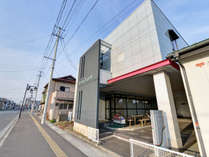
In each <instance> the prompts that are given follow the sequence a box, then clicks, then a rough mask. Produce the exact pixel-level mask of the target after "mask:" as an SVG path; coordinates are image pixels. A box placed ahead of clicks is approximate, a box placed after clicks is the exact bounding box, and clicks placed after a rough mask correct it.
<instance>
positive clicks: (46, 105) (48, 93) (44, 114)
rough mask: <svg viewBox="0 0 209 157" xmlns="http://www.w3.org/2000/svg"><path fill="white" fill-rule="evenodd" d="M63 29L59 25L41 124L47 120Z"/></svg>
mask: <svg viewBox="0 0 209 157" xmlns="http://www.w3.org/2000/svg"><path fill="white" fill-rule="evenodd" d="M61 30H62V28H60V27H59V31H58V33H57V34H56V37H57V40H56V46H55V50H54V58H53V60H52V67H51V73H50V79H49V84H48V89H47V94H46V99H45V104H44V112H43V115H42V118H41V124H44V123H45V120H46V114H47V107H48V102H49V96H50V88H51V83H52V77H53V73H54V67H55V61H56V56H57V48H58V44H59V39H60V33H61Z"/></svg>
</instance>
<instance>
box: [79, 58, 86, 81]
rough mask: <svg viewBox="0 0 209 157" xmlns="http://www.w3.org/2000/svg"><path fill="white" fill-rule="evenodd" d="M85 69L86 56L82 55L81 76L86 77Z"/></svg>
mask: <svg viewBox="0 0 209 157" xmlns="http://www.w3.org/2000/svg"><path fill="white" fill-rule="evenodd" d="M84 69H85V56H83V57H81V62H80V78H83V77H84Z"/></svg>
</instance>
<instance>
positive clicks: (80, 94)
mask: <svg viewBox="0 0 209 157" xmlns="http://www.w3.org/2000/svg"><path fill="white" fill-rule="evenodd" d="M82 98H83V91H79V92H78V111H77V119H78V120H80V119H81V108H82Z"/></svg>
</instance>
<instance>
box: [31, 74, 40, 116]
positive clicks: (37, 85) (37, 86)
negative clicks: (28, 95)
mask: <svg viewBox="0 0 209 157" xmlns="http://www.w3.org/2000/svg"><path fill="white" fill-rule="evenodd" d="M41 74H42V71H39V75H38V82H37V84H36V89H35V90H36V93H35V99H34V103H33V104H32V108H31V113H33V108H34V106H35V105H36V99H37V95H38V88H39V83H40V79H41Z"/></svg>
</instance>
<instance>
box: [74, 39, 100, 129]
mask: <svg viewBox="0 0 209 157" xmlns="http://www.w3.org/2000/svg"><path fill="white" fill-rule="evenodd" d="M100 43H101V41H100V40H98V41H97V42H95V44H93V46H92V47H91V48H89V49H88V50H87V52H86V53H85V54H84V55H83V56H82V57H81V58H80V63H79V76H78V87H77V98H76V102H75V103H76V109H75V117H76V119H75V122H78V123H81V124H83V125H86V126H89V127H93V128H98V103H99V75H100V73H99V55H100ZM79 92H82V96H81V97H82V100H79V96H78V95H79ZM79 102H81V103H79ZM78 114H79V115H78ZM77 115H78V116H77Z"/></svg>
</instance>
